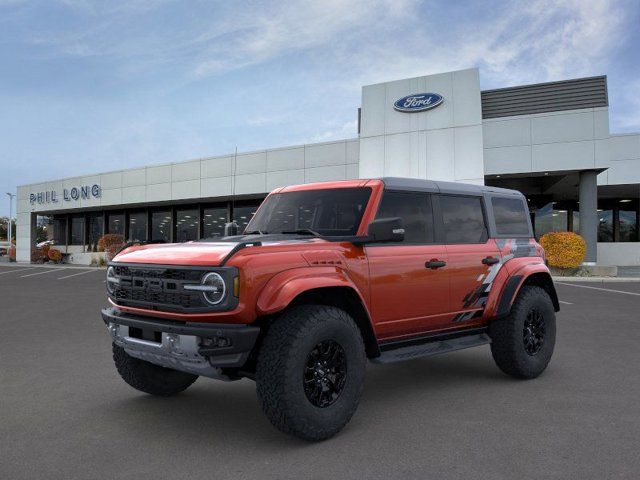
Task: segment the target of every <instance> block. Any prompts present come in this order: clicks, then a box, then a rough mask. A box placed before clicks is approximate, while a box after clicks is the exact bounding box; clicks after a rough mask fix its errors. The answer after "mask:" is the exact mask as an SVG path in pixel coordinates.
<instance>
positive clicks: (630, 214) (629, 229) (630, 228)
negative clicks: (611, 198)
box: [618, 206, 638, 242]
mask: <svg viewBox="0 0 640 480" xmlns="http://www.w3.org/2000/svg"><path fill="white" fill-rule="evenodd" d="M618 216H619V222H620V223H619V238H618V241H619V242H637V241H638V223H637V222H638V218H637V213H636V209H635V208H633V207H622V206H621V207H620V210H619V211H618Z"/></svg>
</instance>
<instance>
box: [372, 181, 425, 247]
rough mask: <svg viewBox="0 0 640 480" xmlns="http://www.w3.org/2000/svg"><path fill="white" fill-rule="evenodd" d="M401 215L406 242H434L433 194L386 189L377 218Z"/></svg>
mask: <svg viewBox="0 0 640 480" xmlns="http://www.w3.org/2000/svg"><path fill="white" fill-rule="evenodd" d="M390 217H400V218H401V219H402V223H403V225H404V243H414V244H422V243H433V213H432V210H431V196H429V195H428V194H426V193H410V192H392V191H385V192H384V195H383V197H382V201H381V202H380V207H379V208H378V213H377V215H376V218H390Z"/></svg>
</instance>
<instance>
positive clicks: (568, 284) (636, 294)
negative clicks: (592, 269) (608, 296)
mask: <svg viewBox="0 0 640 480" xmlns="http://www.w3.org/2000/svg"><path fill="white" fill-rule="evenodd" d="M556 283H559V284H560V285H567V286H569V287H577V288H590V289H591V290H602V291H603V292H613V293H623V294H625V295H635V296H637V297H640V293H637V292H625V291H624V290H613V289H611V288H602V287H589V286H588V285H575V284H573V283H564V282H556Z"/></svg>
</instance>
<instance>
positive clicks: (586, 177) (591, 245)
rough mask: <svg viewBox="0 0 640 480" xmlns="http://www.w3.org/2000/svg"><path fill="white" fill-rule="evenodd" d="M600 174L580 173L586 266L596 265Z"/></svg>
mask: <svg viewBox="0 0 640 480" xmlns="http://www.w3.org/2000/svg"><path fill="white" fill-rule="evenodd" d="M597 177H598V173H597V172H594V171H589V170H585V171H583V172H580V187H579V193H578V197H579V198H578V200H579V201H580V235H582V237H583V238H584V240H585V242H586V243H587V254H586V255H585V257H584V263H585V264H595V263H596V259H597V249H598V182H597Z"/></svg>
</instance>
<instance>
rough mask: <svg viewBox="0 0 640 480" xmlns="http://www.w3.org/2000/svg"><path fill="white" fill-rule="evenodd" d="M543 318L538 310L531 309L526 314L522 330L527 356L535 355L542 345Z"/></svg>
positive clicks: (543, 333) (543, 332)
mask: <svg viewBox="0 0 640 480" xmlns="http://www.w3.org/2000/svg"><path fill="white" fill-rule="evenodd" d="M545 331H546V329H545V324H544V316H543V315H542V313H541V312H540V311H539V310H538V309H535V308H534V309H532V310H531V311H529V313H528V314H527V318H526V319H525V321H524V328H523V329H522V339H523V341H524V349H525V351H526V352H527V354H528V355H531V356H533V355H536V354H537V353H538V352H539V351H540V349H541V348H542V345H543V344H544V336H545Z"/></svg>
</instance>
